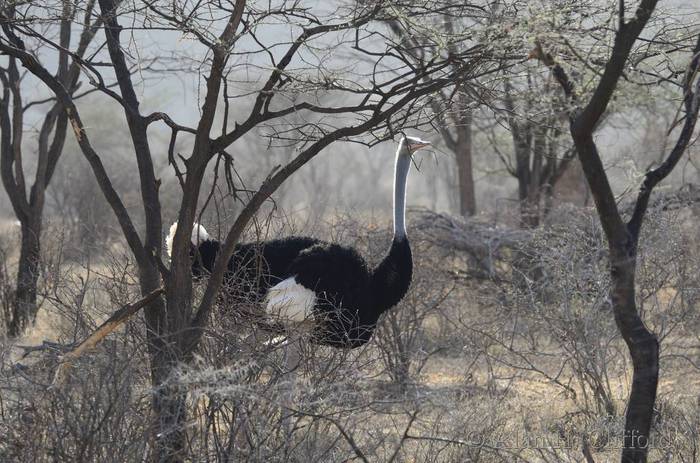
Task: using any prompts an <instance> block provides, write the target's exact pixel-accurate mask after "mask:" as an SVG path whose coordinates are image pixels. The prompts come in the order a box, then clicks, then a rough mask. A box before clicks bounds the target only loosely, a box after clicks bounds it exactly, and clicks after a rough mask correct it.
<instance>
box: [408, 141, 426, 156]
mask: <svg viewBox="0 0 700 463" xmlns="http://www.w3.org/2000/svg"><path fill="white" fill-rule="evenodd" d="M426 146H430V142H429V141H425V140H417V141H414V142H412V143H411V144H410V145H408V150H409V151H410V152H411V154H413V153H415V152H416V151H418V150H419V149H422V148H425V147H426Z"/></svg>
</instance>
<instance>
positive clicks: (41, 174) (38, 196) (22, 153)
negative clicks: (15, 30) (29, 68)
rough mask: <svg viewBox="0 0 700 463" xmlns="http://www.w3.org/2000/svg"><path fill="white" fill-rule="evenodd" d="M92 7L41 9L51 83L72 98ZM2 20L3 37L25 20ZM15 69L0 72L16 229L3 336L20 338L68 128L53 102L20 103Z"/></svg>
mask: <svg viewBox="0 0 700 463" xmlns="http://www.w3.org/2000/svg"><path fill="white" fill-rule="evenodd" d="M94 4H95V2H94V1H88V2H86V3H85V2H82V1H77V0H76V1H70V0H65V1H62V2H58V3H57V5H51V6H48V7H47V8H48V9H49V10H50V9H52V8H53V7H56V8H59V9H60V12H59V14H58V15H57V19H56V20H57V21H58V22H59V26H58V29H59V33H58V35H59V40H58V44H56V47H57V48H59V49H60V52H59V54H58V66H57V69H56V71H55V74H54V75H53V78H54V79H55V80H56V81H57V82H59V83H60V85H62V86H63V87H64V88H65V89H66V91H67V92H68V94H69V95H71V96H72V97H74V98H77V97H80V96H81V94H76V92H77V91H78V88H79V83H78V79H79V77H80V60H81V59H82V58H83V57H84V56H85V54H86V52H87V50H88V46H89V44H90V42H91V41H92V39H93V37H94V36H95V34H96V33H97V31H98V29H99V27H100V25H101V22H100V20H99V18H97V16H96V15H95V12H94ZM3 16H4V18H3V21H2V27H3V30H5V31H6V32H7V31H9V30H10V22H17V23H22V22H23V21H24V20H25V18H24V17H23V16H22V14H20V13H18V11H17V9H16V7H15V6H12V5H9V6H5V7H3ZM76 21H79V24H80V28H79V29H78V30H77V32H79V34H78V40H77V42H76V41H75V40H71V39H72V35H73V34H75V32H76V30H75V29H74V27H73V24H74V22H76ZM45 48H46V45H45V44H43V43H41V42H38V43H37V44H36V47H35V48H34V49H31V50H27V53H30V54H31V55H32V56H33V58H34V59H35V60H39V59H42V58H45V57H42V56H41V52H42V51H43V50H44V49H45ZM71 50H72V51H71ZM71 56H72V57H71ZM18 64H19V63H18V60H17V58H16V57H15V56H12V55H10V56H8V57H7V60H6V62H5V64H4V65H3V66H2V67H0V84H1V85H2V99H0V131H1V132H2V136H1V138H0V169H1V171H2V182H3V185H4V187H5V191H7V194H8V196H9V198H10V202H11V204H12V208H13V210H14V213H15V215H16V216H17V220H19V222H20V224H21V246H20V257H19V264H18V270H17V282H16V289H15V291H14V295H13V304H12V311H11V312H12V317H11V320H10V323H9V326H8V333H9V335H10V336H13V337H14V336H18V335H20V334H21V333H22V331H23V330H24V328H25V327H26V326H27V324H29V323H31V322H32V321H33V320H34V318H35V317H36V313H37V310H38V307H37V281H38V278H39V261H40V253H41V233H42V226H43V216H44V205H45V202H46V189H47V187H48V186H49V183H50V182H51V179H52V177H53V174H54V172H55V170H56V164H57V163H58V160H59V158H60V156H61V154H62V152H63V146H64V144H65V140H66V131H67V128H68V117H67V115H66V114H65V112H63V111H62V106H61V104H60V103H59V102H58V101H56V98H54V97H50V98H44V99H36V100H31V101H27V100H26V98H27V95H26V93H27V92H28V91H29V89H30V88H31V86H32V85H33V84H34V82H32V81H31V79H29V78H27V76H26V75H24V74H22V73H21V72H20V69H19V66H18ZM83 94H84V93H83ZM37 108H39V110H40V111H42V113H41V114H42V115H43V120H42V121H41V123H40V126H39V130H38V137H37V142H36V143H37V146H36V148H34V149H35V150H36V161H35V166H33V167H34V169H35V174H34V180H33V182H32V183H31V185H29V184H28V183H27V180H26V179H27V177H28V176H29V173H30V172H29V171H28V169H31V167H32V166H31V164H30V163H31V158H30V157H29V156H27V151H29V150H28V147H27V146H26V143H23V135H24V132H25V130H26V127H27V122H26V120H25V119H26V118H27V114H28V113H30V112H31V111H32V110H35V109H37Z"/></svg>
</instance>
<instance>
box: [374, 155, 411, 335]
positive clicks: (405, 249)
mask: <svg viewBox="0 0 700 463" xmlns="http://www.w3.org/2000/svg"><path fill="white" fill-rule="evenodd" d="M404 149H405V147H404V146H403V144H402V145H401V146H400V147H399V152H398V153H397V154H396V172H395V176H394V239H393V241H392V242H391V248H390V249H389V252H388V253H387V255H386V256H385V257H384V259H383V260H382V261H381V262H380V263H379V265H378V266H377V268H375V269H374V271H373V272H372V281H371V286H372V288H371V290H372V297H373V300H374V310H373V311H372V312H371V313H370V314H368V315H369V316H370V317H371V318H372V320H366V321H367V322H376V321H377V319H378V318H379V316H380V315H381V314H382V313H383V312H385V311H387V310H389V309H390V308H392V307H394V306H395V305H396V304H397V303H398V302H399V301H400V300H401V299H402V298H403V297H404V295H405V294H406V291H408V287H409V285H410V284H411V276H412V274H413V259H412V257H411V247H410V246H409V244H408V237H407V236H406V220H405V215H406V179H407V177H408V170H409V168H410V167H411V157H410V156H409V155H408V153H405V152H404V151H403V150H404Z"/></svg>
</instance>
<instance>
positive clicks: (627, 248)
mask: <svg viewBox="0 0 700 463" xmlns="http://www.w3.org/2000/svg"><path fill="white" fill-rule="evenodd" d="M613 246H614V247H615V249H611V256H613V261H612V268H611V275H612V282H613V288H612V294H611V300H612V307H613V311H614V314H615V323H616V324H617V328H618V330H619V331H620V334H622V337H623V339H624V340H625V342H626V343H627V347H628V349H629V352H630V356H631V357H632V368H633V373H632V387H631V390H630V394H629V402H628V404H627V413H626V416H625V433H624V436H623V448H622V463H645V462H646V461H647V451H648V447H649V445H650V442H649V435H650V431H651V423H652V420H653V414H654V403H655V402H656V388H657V385H658V381H659V342H658V340H657V339H656V336H655V335H654V333H652V332H650V331H649V330H648V329H647V328H646V326H644V323H643V322H642V320H641V318H640V317H639V314H638V312H637V307H636V303H635V294H634V279H635V266H636V252H635V251H634V250H633V248H634V245H632V244H626V245H620V244H615V245H613ZM613 246H611V248H612V247H613Z"/></svg>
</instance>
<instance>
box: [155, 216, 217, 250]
mask: <svg viewBox="0 0 700 463" xmlns="http://www.w3.org/2000/svg"><path fill="white" fill-rule="evenodd" d="M176 231H177V222H175V223H173V224H172V225H171V226H170V231H168V236H167V237H166V238H165V249H166V251H167V252H168V257H171V256H172V254H173V239H174V238H175V232H176ZM210 240H211V236H209V233H207V230H206V229H205V228H204V227H203V226H201V225H200V224H198V223H197V222H195V223H194V226H193V227H192V236H191V237H190V241H191V242H192V244H194V245H195V246H198V245H199V243H201V242H202V241H210Z"/></svg>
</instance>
